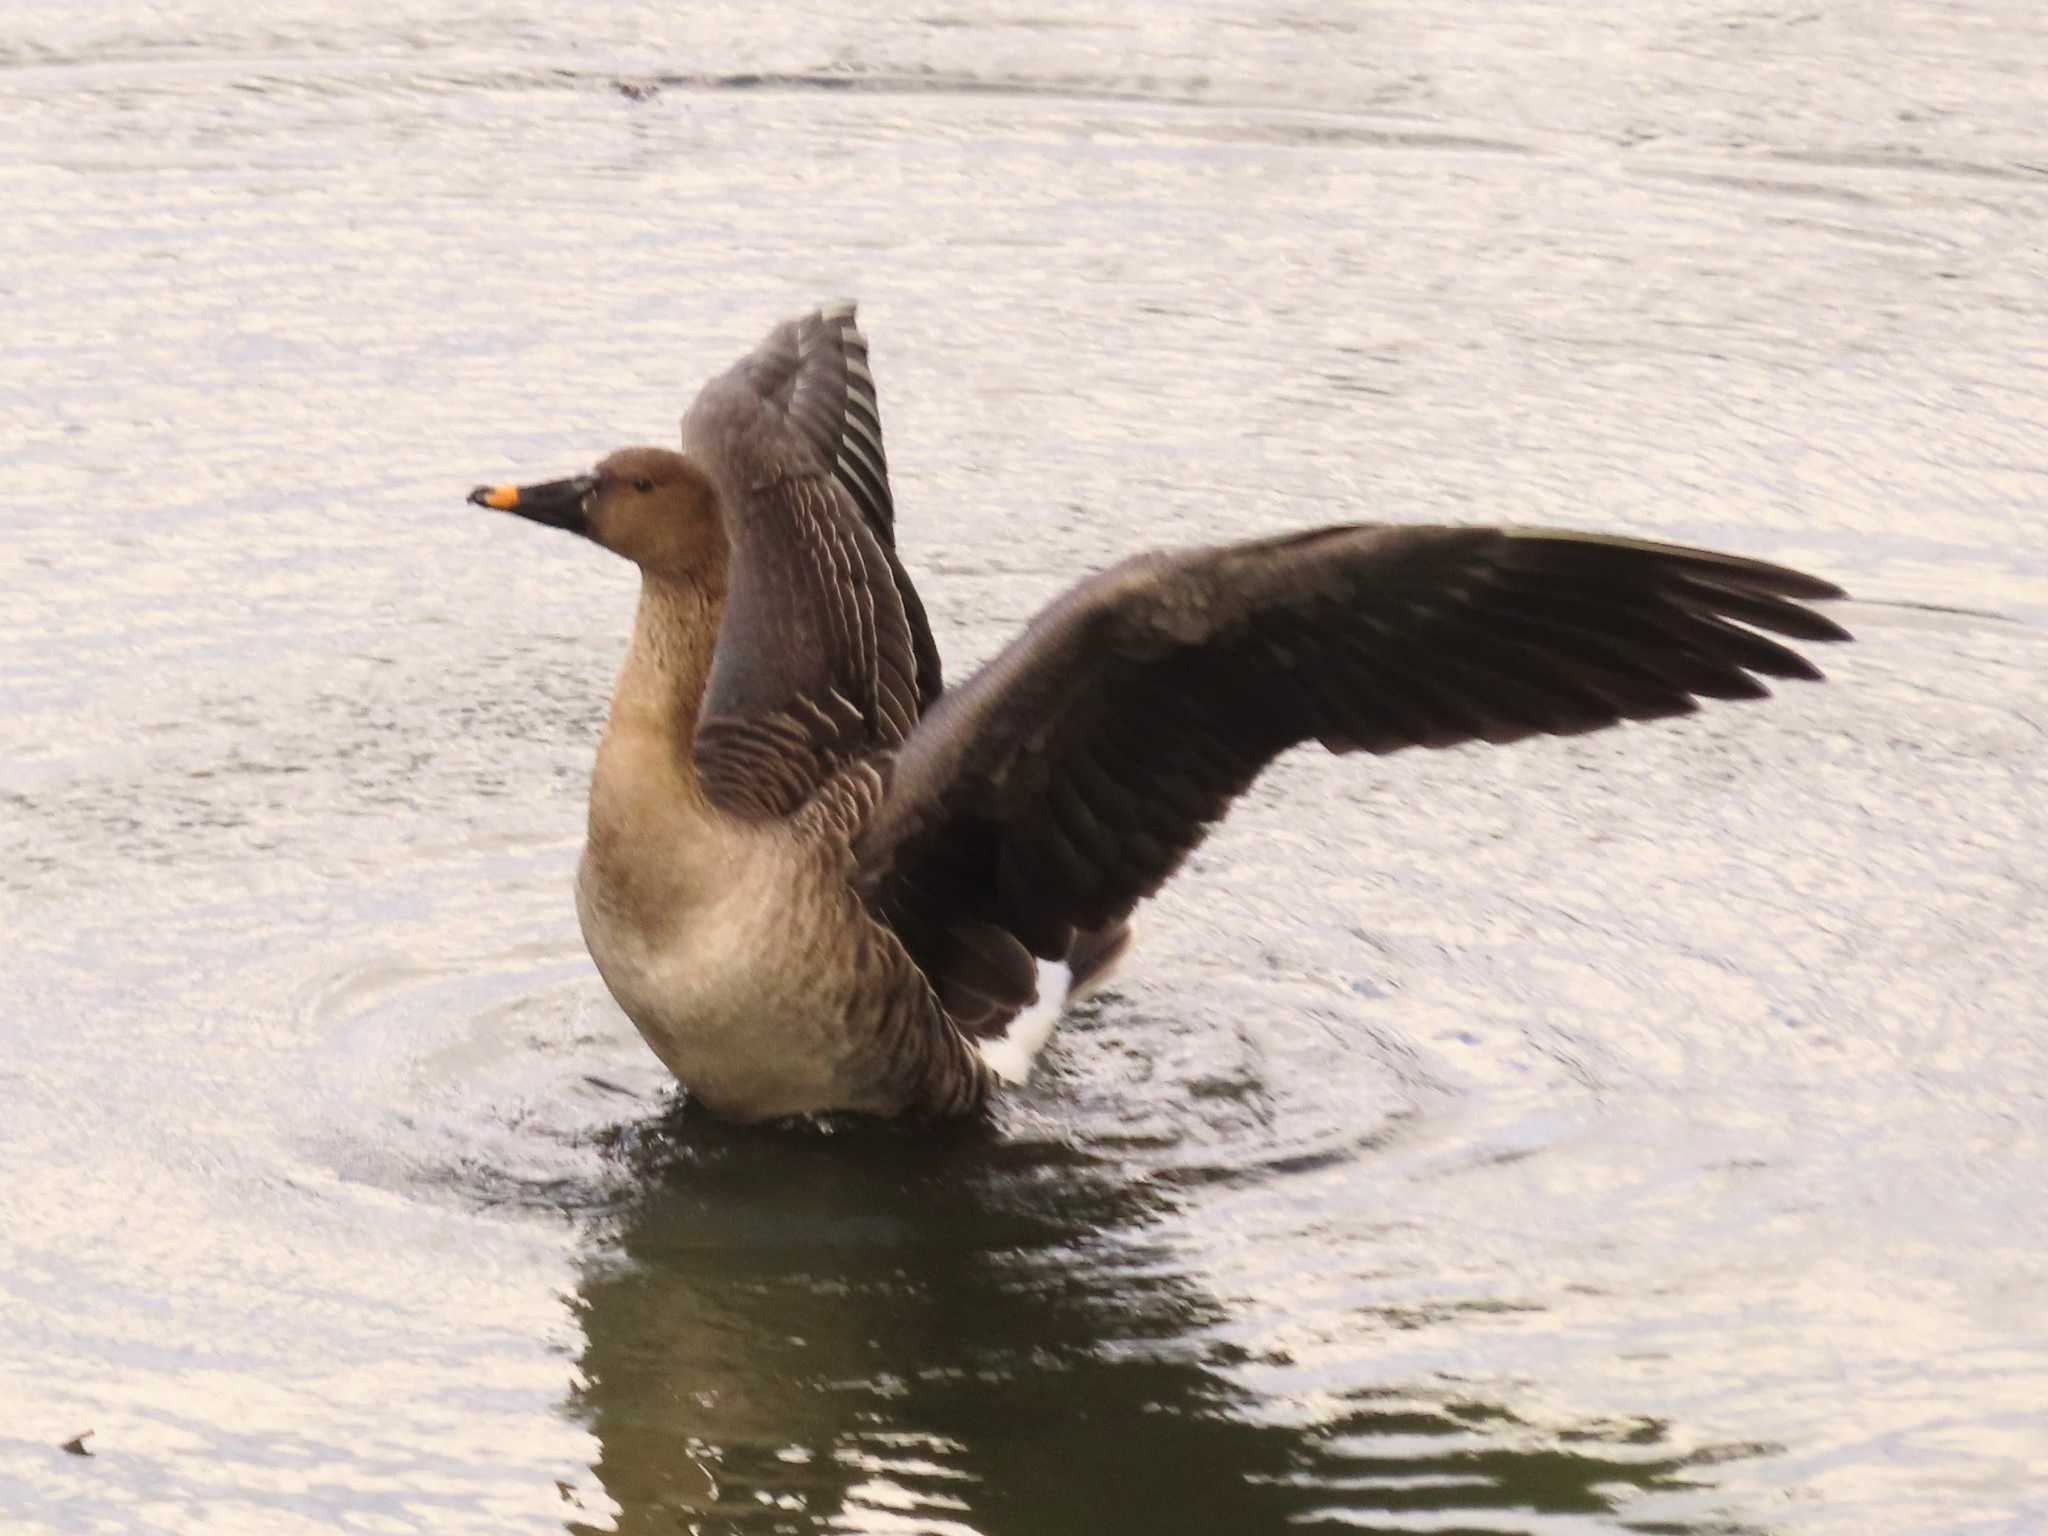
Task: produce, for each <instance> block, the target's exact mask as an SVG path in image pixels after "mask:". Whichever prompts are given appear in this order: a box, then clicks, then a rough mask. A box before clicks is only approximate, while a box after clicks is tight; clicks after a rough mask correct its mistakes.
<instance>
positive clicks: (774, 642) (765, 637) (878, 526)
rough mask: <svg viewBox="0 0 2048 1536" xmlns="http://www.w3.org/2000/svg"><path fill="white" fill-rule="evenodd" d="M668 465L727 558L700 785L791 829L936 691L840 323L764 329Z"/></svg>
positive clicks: (860, 363)
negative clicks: (686, 475)
mask: <svg viewBox="0 0 2048 1536" xmlns="http://www.w3.org/2000/svg"><path fill="white" fill-rule="evenodd" d="M683 448H684V451H685V452H687V453H688V454H689V455H690V456H691V457H692V458H693V459H695V460H697V462H698V463H700V464H701V465H703V466H704V467H705V468H706V469H707V470H708V471H709V472H710V473H711V474H712V476H713V478H714V479H715V480H716V481H717V482H718V484H719V490H720V495H721V499H722V500H723V502H724V504H725V509H726V519H727V532H728V534H729V536H730V539H731V544H732V552H731V559H730V564H729V566H728V575H727V593H726V603H725V615H724V618H723V620H722V622H721V624H720V627H719V634H718V648H717V651H716V654H715V656H714V659H713V663H712V669H711V678H710V682H709V685H708V686H707V688H706V690H705V698H704V705H703V711H702V714H701V716H700V718H699V723H698V727H697V739H696V758H697V766H698V771H699V773H700V775H701V776H702V778H703V781H704V785H705V789H706V792H707V793H708V794H709V795H710V796H711V798H712V800H713V802H714V803H716V804H718V805H720V806H722V807H723V808H725V809H727V810H729V811H732V812H734V813H736V814H740V815H747V816H764V817H766V816H783V815H788V814H789V813H790V812H792V811H794V810H795V809H796V808H797V807H798V806H800V805H801V804H803V802H804V801H805V800H806V799H808V798H809V796H810V794H811V792H812V791H813V790H814V789H816V788H817V786H818V785H819V784H821V783H822V782H823V781H824V780H825V779H826V778H828V777H829V776H830V775H831V774H832V773H833V772H834V771H836V770H837V769H838V768H839V767H841V766H843V765H844V764H845V763H847V762H850V761H852V760H853V759H855V758H858V757H861V756H864V755H866V754H867V753H869V752H873V751H876V750H885V749H888V748H892V747H895V746H897V745H899V744H900V743H901V742H902V741H903V740H904V739H905V738H906V737H907V736H908V735H909V732H910V728H911V727H912V726H913V725H914V724H915V723H916V721H917V719H918V717H919V716H920V715H921V714H922V713H923V711H924V709H925V708H926V706H928V705H929V704H930V703H931V702H932V700H934V699H935V698H937V697H938V694H939V691H940V687H941V678H940V671H939V653H938V647H937V646H936V645H935V644H934V642H933V640H932V634H931V626H930V624H929V623H928V622H927V621H926V619H925V613H924V606H923V604H922V603H921V602H919V600H918V596H917V589H916V588H915V587H914V586H913V585H912V584H911V581H910V577H909V575H908V574H907V573H906V572H905V571H904V569H903V567H902V565H901V563H900V562H899V561H898V560H897V558H896V551H895V509H894V503H893V500H892V498H891V496H890V491H889V474H888V461H887V459H886V457H885V456H884V454H883V450H882V426H881V415H880V408H879V405H878V402H877V399H876V394H875V386H874V376H873V374H872V373H871V372H870V371H869V369H868V363H867V341H866V339H865V338H864V337H863V336H862V335H861V333H860V330H859V328H858V326H857V325H856V324H855V320H854V311H853V307H852V306H851V305H845V306H841V307H837V308H830V309H824V310H819V311H817V312H815V313H812V314H809V315H805V316H802V317H801V318H799V319H796V320H791V321H788V322H786V323H785V324H783V325H779V326H777V327H776V328H775V330H774V331H773V332H771V333H770V335H769V336H768V339H767V340H766V341H764V342H763V343H762V344H761V345H760V346H759V347H758V348H756V349H755V350H754V351H753V352H752V353H750V354H748V355H747V356H746V357H745V358H743V359H741V360H740V362H739V363H738V364H737V365H736V366H735V367H733V368H732V369H730V370H729V371H728V372H726V373H725V374H723V375H721V376H720V377H719V378H717V379H714V380H713V381H712V382H711V383H709V384H707V385H706V386H705V387H704V390H703V392H702V393H701V394H700V395H699V396H698V397H697V400H696V402H695V403H694V404H693V405H692V406H691V407H690V410H689V412H688V414H687V415H685V416H684V418H683Z"/></svg>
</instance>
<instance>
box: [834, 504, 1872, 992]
mask: <svg viewBox="0 0 2048 1536" xmlns="http://www.w3.org/2000/svg"><path fill="white" fill-rule="evenodd" d="M1840 595H1841V593H1840V591H1839V589H1837V588H1836V587H1834V586H1832V585H1830V584H1829V583H1827V582H1825V581H1821V580H1819V579H1817V578H1815V577H1811V576H1805V575H1802V574H1800V573H1799V572H1796V571H1791V570H1787V569H1785V568H1783V567H1781V566H1775V565H1767V564H1764V563H1762V562H1759V561H1753V560H1743V559H1737V558H1734V557H1730V556H1723V555H1716V554H1710V553H1707V552H1705V551H1701V550H1693V549H1683V548H1679V547H1676V546H1671V545H1661V544H1648V543H1642V542H1639V541H1635V540H1629V539H1614V538H1601V537H1596V536H1591V535H1583V534H1570V533H1549V532H1538V531H1534V530H1527V531H1524V530H1514V529H1495V528H1447V527H1393V526H1373V525H1359V526H1350V527H1337V528H1324V529H1319V530H1316V531H1313V532H1309V533H1302V534H1295V535H1291V536H1287V537H1282V538H1275V539H1267V540H1262V541H1258V542H1254V543H1246V544H1237V545H1228V546H1223V547H1219V548H1210V549H1198V550H1192V551H1187V552H1183V553H1178V554H1170V555H1145V556H1140V557H1139V558H1137V559H1134V560H1130V561H1127V562H1125V563H1124V564H1122V565H1119V566H1117V567H1114V568H1113V569H1111V570H1109V571H1106V572H1104V573H1103V574H1101V575H1099V576H1096V577H1094V578H1093V579H1091V580H1089V581H1087V582H1084V583H1083V584H1081V585H1080V586H1078V587H1076V588H1074V589H1073V590H1072V591H1071V592H1069V593H1068V594H1067V595H1066V596H1065V597H1063V598H1061V599H1060V600H1059V601H1058V602H1056V603H1055V604H1053V605H1052V606H1051V607H1050V608H1048V609H1047V610H1046V611H1045V612H1044V613H1042V614H1041V615H1040V616H1039V617H1038V618H1037V619H1036V620H1035V621H1034V622H1033V623H1032V624H1031V626H1030V628H1029V629H1027V630H1026V631H1025V633H1024V634H1023V635H1022V636H1020V637H1019V638H1018V639H1017V640H1016V641H1015V642H1014V643H1012V644H1011V645H1010V646H1009V647H1008V648H1007V649H1006V650H1004V651H1002V652H1001V653H1000V654H999V655H997V656H996V658H995V659H994V660H993V661H991V662H990V663H989V664H988V665H987V666H986V667H984V668H983V669H982V670H981V671H980V672H979V673H977V674H976V675H975V676H974V677H973V678H972V679H970V680H969V681H968V682H967V683H966V684H965V685H964V686H962V687H960V688H957V689H955V690H954V691H953V692H951V693H948V694H946V695H944V696H942V697H941V699H940V700H939V702H938V704H937V705H936V706H934V707H933V709H932V710H931V711H930V712H929V713H927V714H926V715H925V717H924V718H923V720H921V721H920V722H919V724H918V725H917V727H916V728H915V730H914V731H913V732H912V733H911V735H910V737H909V739H908V740H907V741H906V742H905V743H904V745H903V747H902V748H901V749H900V751H899V752H898V754H897V757H896V762H895V766H894V770H893V777H892V780H891V783H890V788H889V793H888V796H887V798H886V800H885V802H884V804H883V805H882V807H881V808H880V810H879V811H878V813H877V815H876V817H875V818H874V820H873V821H872V822H871V824H870V825H869V827H868V828H867V829H866V831H865V833H864V834H863V836H862V838H861V841H860V843H859V846H858V848H857V850H856V851H857V853H858V855H859V858H860V863H861V878H862V882H863V886H862V888H863V892H864V894H865V895H866V896H867V898H868V899H869V901H870V903H871V904H872V905H874V906H875V907H876V909H877V910H878V911H879V912H880V913H881V914H882V915H884V916H885V917H886V918H887V920H889V921H890V922H891V923H892V924H893V925H894V926H895V928H896V929H897V931H898V932H899V933H900V934H902V935H903V937H904V940H905V942H906V944H907V945H908V946H909V947H910V950H911V953H912V954H913V955H914V956H915V957H916V958H917V959H918V961H919V963H920V964H921V965H923V966H924V967H925V969H926V971H927V973H928V974H930V975H932V976H933V977H934V979H935V980H936V981H938V982H939V983H940V985H941V988H942V991H943V990H944V987H945V985H946V982H947V979H948V977H949V975H950V974H951V972H952V971H954V970H956V969H957V970H960V971H961V972H962V974H963V976H964V977H965V983H964V984H965V985H966V986H967V987H968V989H969V990H974V989H976V988H978V989H979V990H980V991H982V992H984V993H986V992H988V991H989V989H990V987H991V986H993V985H997V984H999V982H1000V976H999V975H998V977H997V981H996V982H991V981H989V980H987V979H986V978H987V977H988V976H989V975H990V974H991V972H998V973H999V972H1000V971H1001V970H1002V965H1001V958H1002V954H1003V951H1004V949H1005V944H1006V941H1007V944H1008V947H1009V948H1010V950H1012V951H1016V946H1019V945H1021V947H1022V949H1025V950H1029V951H1030V953H1031V954H1034V955H1038V956H1041V957H1044V958H1057V957H1059V956H1060V955H1062V954H1063V953H1064V952H1065V950H1066V948H1067V945H1068V943H1069V941H1070V940H1071V938H1072V935H1073V933H1074V932H1075V930H1077V929H1080V930H1086V929H1100V928H1104V927H1108V926H1110V925H1111V924H1114V923H1115V922H1117V921H1119V920H1120V919H1122V918H1123V917H1124V916H1126V915H1127V914H1128V913H1129V912H1130V910H1131V908H1132V907H1133V906H1134V905H1135V904H1136V903H1137V902H1138V901H1139V900H1141V899H1142V898H1143V897H1145V896H1148V895H1150V894H1151V893H1152V892H1153V891H1155V890H1157V889H1158V887H1159V886H1160V885H1161V884H1162V883H1163V882H1164V881H1165V879H1166V878H1167V876H1168V875H1170V874H1171V873H1172V872H1173V870H1174V869H1175V868H1176V867H1177V866H1178V865H1179V864H1180V862H1181V861H1182V860H1183V859H1184V858H1185V857H1186V856H1187V855H1188V853H1189V852H1190V851H1191V850H1192V849H1193V848H1194V847H1195V845H1196V844H1197V843H1198V842H1200V840H1201V839H1202V837H1203V835H1204V834H1205V833H1206V832H1207V830H1208V828H1209V827H1210V825H1211V824H1213V823H1214V822H1215V821H1216V820H1217V819H1218V818H1220V817H1221V816H1222V815H1223V814H1224V812H1225V811H1226V810H1227V809H1228V807H1229V805H1230V802H1231V801H1232V799H1233V798H1235V797H1236V796H1237V795H1238V794H1239V793H1241V792H1242V791H1243V790H1244V789H1245V788H1246V787H1247V786H1248V785H1249V784H1250V783H1251V782H1252V780H1253V778H1254V777H1255V776H1256V775H1257V774H1258V773H1259V771H1260V770H1261V769H1262V768H1264V767H1265V765H1266V764H1267V763H1268V762H1270V761H1271V760H1272V759H1273V758H1274V757H1275V756H1276V755H1278V754H1279V753H1280V752H1281V751H1283V750H1285V749H1286V748H1287V747H1290V746H1292V745H1294V744H1296V743H1298V742H1303V741H1308V740H1320V741H1321V742H1322V743H1323V744H1324V745H1325V746H1327V747H1329V748H1330V749H1331V750H1333V751H1337V752H1350V751H1363V752H1375V753H1384V752H1393V751H1397V750H1399V749H1400V748H1403V747H1411V746H1425V747H1444V746H1451V745H1453V744H1455V743H1459V742H1467V741H1489V742H1510V741H1517V740H1520V739H1521V738H1523V737H1526V736H1532V735H1538V734H1545V733H1547V734H1553V735H1569V734H1575V733H1578V732H1583V731H1591V730H1598V729H1600V728H1601V727H1603V726H1609V725H1613V724H1615V723H1617V722H1619V721H1622V720H1648V719H1655V718H1657V717H1660V716H1665V715H1678V714H1684V713H1687V712H1689V711H1690V710H1692V709H1693V708H1695V707H1696V700H1697V699H1700V698H1724V699H1745V698H1757V697H1761V696H1763V695H1764V694H1765V692H1766V689H1765V688H1764V687H1763V685H1762V684H1761V683H1759V682H1758V681H1757V680H1756V678H1755V677H1754V676H1752V674H1758V673H1760V674H1763V675H1765V676H1771V677H1793V678H1815V677H1818V676H1819V673H1818V672H1817V671H1816V670H1815V669H1814V668H1813V666H1812V665H1811V664H1810V663H1808V662H1807V661H1806V660H1805V659H1804V658H1802V657H1801V656H1799V655H1798V654H1797V653H1796V652H1794V651H1792V650H1790V649H1788V648H1787V647H1785V646H1783V645H1780V644H1779V643H1777V642H1776V641H1773V640H1770V639H1767V638H1765V637H1764V636H1763V635H1762V634H1759V633H1757V631H1758V630H1771V631H1775V632H1776V633H1778V634H1782V635H1787V636H1791V637H1793V638H1795V639H1801V640H1815V641H1821V640H1840V639H1845V638H1847V636H1846V634H1845V632H1844V631H1843V630H1841V629H1840V628H1839V627H1837V626H1836V625H1835V624H1834V623H1833V622H1831V621H1830V620H1828V619H1826V618H1823V617H1822V616H1821V615H1819V614H1817V613H1815V612H1813V611H1811V610H1810V609H1807V608H1804V607H1802V606H1800V605H1799V603H1798V602H1796V601H1792V599H1814V598H1829V597H1839V596H1840ZM1013 958H1014V959H1015V960H1016V961H1017V962H1018V963H1019V964H1020V965H1022V966H1023V969H1024V980H1025V982H1026V983H1027V984H1028V969H1029V968H1028V963H1025V962H1024V961H1023V957H1022V954H1021V952H1015V953H1014V954H1013Z"/></svg>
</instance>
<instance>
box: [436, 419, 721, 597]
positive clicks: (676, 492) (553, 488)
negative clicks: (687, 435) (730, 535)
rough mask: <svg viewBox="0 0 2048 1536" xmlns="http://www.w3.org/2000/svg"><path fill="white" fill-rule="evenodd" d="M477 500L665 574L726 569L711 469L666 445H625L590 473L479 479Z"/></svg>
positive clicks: (473, 493)
mask: <svg viewBox="0 0 2048 1536" xmlns="http://www.w3.org/2000/svg"><path fill="white" fill-rule="evenodd" d="M469 499H470V501H471V502H472V503H473V504H474V505H476V506H479V507H489V508H491V509H492V510H494V511H498V512H510V513H512V514H513V515H514V516H516V517H523V518H526V519H528V520H529V521H531V522H536V523H543V524H545V525H546V526H548V527H550V528H563V529H566V530H568V531H569V532H570V533H575V534H580V535H581V536H582V537H584V538H586V539H589V540H590V541H591V542H592V543H594V544H601V545H603V546H604V547H605V548H606V549H608V550H610V551H611V552H612V553H613V554H615V555H623V556H625V558H626V559H628V560H631V561H632V562H633V563H634V564H635V565H637V566H639V567H640V568H641V569H642V570H644V571H649V572H654V573H658V574H663V575H695V574H699V573H705V572H713V571H718V572H722V571H723V570H724V568H725V558H726V541H725V526H724V523H723V521H722V520H721V517H720V514H719V504H718V492H717V490H716V488H715V487H714V486H713V485H712V483H711V477H710V476H709V475H707V474H706V473H705V472H704V471H703V470H702V469H700V468H699V467H698V466H697V465H696V464H695V463H693V462H692V461H691V460H690V459H689V458H687V457H685V456H684V455H682V454H680V453H675V452H673V451H671V450H669V449H667V448H621V449H619V451H618V452H616V453H613V454H610V455H608V456H607V457H606V458H604V459H603V460H602V461H600V462H599V463H598V465H597V466H596V467H595V468H594V469H592V470H591V471H590V472H589V473H588V474H582V475H571V476H570V477H569V478H568V479H566V480H546V481H542V482H540V483H539V484H536V485H480V486H478V487H477V488H476V489H475V490H473V491H471V492H470V493H469Z"/></svg>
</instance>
